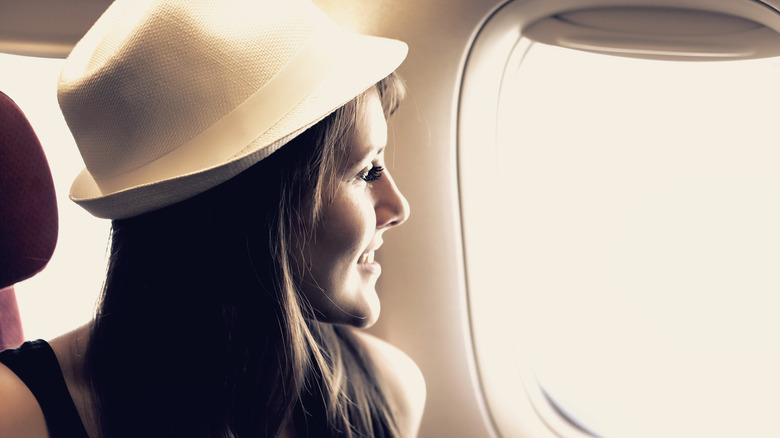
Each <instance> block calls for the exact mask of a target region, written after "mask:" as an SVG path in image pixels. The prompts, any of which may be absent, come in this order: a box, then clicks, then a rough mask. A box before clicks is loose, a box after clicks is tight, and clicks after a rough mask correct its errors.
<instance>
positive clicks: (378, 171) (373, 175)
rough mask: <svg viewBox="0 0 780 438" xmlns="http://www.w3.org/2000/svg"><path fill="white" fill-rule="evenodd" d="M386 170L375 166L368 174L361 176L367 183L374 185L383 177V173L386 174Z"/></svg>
mask: <svg viewBox="0 0 780 438" xmlns="http://www.w3.org/2000/svg"><path fill="white" fill-rule="evenodd" d="M384 170H385V168H384V167H381V166H374V167H372V168H371V169H369V170H368V171H367V172H365V173H363V174H362V175H360V178H361V179H362V180H363V181H365V182H367V183H372V182H374V181H376V180H378V179H379V178H381V177H382V172H384Z"/></svg>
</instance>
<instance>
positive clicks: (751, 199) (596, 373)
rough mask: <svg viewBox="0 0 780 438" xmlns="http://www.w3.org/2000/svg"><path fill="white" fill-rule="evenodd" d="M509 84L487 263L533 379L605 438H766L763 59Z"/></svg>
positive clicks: (777, 296)
mask: <svg viewBox="0 0 780 438" xmlns="http://www.w3.org/2000/svg"><path fill="white" fill-rule="evenodd" d="M512 73H514V74H516V75H517V76H516V80H515V81H514V82H513V84H514V86H513V87H512V89H510V90H505V91H503V93H504V94H503V96H502V100H503V101H504V106H503V107H502V110H501V113H500V115H499V126H498V136H499V143H498V145H499V146H498V147H499V152H498V157H499V160H498V162H499V163H500V164H499V165H498V175H497V177H496V179H495V180H491V188H495V189H498V190H501V191H502V193H501V194H500V198H501V204H502V206H501V208H502V213H501V214H502V215H503V217H504V223H505V224H506V233H505V234H506V241H504V242H502V243H501V245H500V246H501V248H502V249H503V250H505V251H506V252H505V253H501V254H500V255H499V254H497V255H496V257H497V258H499V259H504V261H509V263H510V267H507V269H506V270H508V271H509V273H510V274H509V277H508V278H507V281H508V283H507V284H511V287H507V293H509V294H513V295H519V296H521V297H522V299H521V300H518V301H516V303H517V304H516V305H517V306H518V309H519V312H520V313H521V317H519V318H518V320H520V319H522V320H523V326H522V327H520V326H518V327H517V330H529V329H530V330H532V331H533V333H532V334H531V335H530V336H526V337H525V338H524V340H526V341H527V340H530V343H531V344H530V346H529V345H528V344H523V345H522V347H519V348H522V349H523V351H522V355H523V356H527V355H528V352H529V351H530V352H531V354H530V357H531V358H532V363H533V368H534V371H535V373H536V377H537V379H538V381H539V382H540V383H541V385H542V386H543V387H544V389H545V390H546V391H547V392H548V394H549V395H550V396H551V397H552V399H554V400H555V401H556V402H557V404H558V405H559V406H560V407H561V408H562V409H563V410H564V411H566V412H567V413H568V414H570V416H571V417H572V418H574V419H576V420H577V421H578V422H580V423H582V424H583V425H584V426H585V427H586V428H588V429H590V430H592V431H593V432H595V433H596V434H598V435H601V436H605V437H637V436H648V437H650V436H652V437H660V436H663V437H705V436H706V437H713V436H718V437H736V436H750V437H778V436H780V423H778V421H777V413H778V412H780V372H778V370H780V318H778V316H777V315H778V314H780V124H778V120H780V87H778V86H777V78H779V77H780V60H777V59H769V60H752V61H739V62H722V63H677V62H663V61H646V60H636V59H628V58H618V57H610V56H603V55H595V54H589V53H584V52H578V51H572V50H566V49H560V48H555V47H550V46H543V45H538V44H537V45H534V46H532V47H531V49H530V50H529V52H528V54H527V55H526V57H525V59H524V61H523V62H522V64H521V66H520V68H519V69H518V70H517V72H510V74H512ZM501 275H507V274H501ZM518 354H520V353H518Z"/></svg>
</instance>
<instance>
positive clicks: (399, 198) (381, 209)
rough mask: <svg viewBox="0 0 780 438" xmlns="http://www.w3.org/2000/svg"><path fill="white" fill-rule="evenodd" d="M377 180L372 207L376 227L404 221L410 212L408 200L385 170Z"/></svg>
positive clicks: (393, 225)
mask: <svg viewBox="0 0 780 438" xmlns="http://www.w3.org/2000/svg"><path fill="white" fill-rule="evenodd" d="M377 182H378V183H379V187H377V189H378V191H377V194H376V195H377V197H376V204H375V207H374V210H375V211H376V227H377V229H387V228H393V227H397V226H399V225H401V224H403V223H404V222H406V220H407V219H409V213H410V210H409V202H408V201H407V200H406V198H405V197H404V195H403V194H402V193H401V191H400V190H398V186H397V185H396V184H395V180H393V177H392V176H391V175H390V172H388V171H385V172H384V174H383V175H382V178H381V179H380V180H379V181H377Z"/></svg>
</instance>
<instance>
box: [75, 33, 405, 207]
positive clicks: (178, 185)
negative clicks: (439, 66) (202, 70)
mask: <svg viewBox="0 0 780 438" xmlns="http://www.w3.org/2000/svg"><path fill="white" fill-rule="evenodd" d="M345 43H347V44H349V47H344V50H340V51H339V55H340V56H341V58H342V59H339V60H337V62H335V63H334V67H333V68H332V70H331V71H330V72H329V73H328V74H327V75H326V76H325V77H324V79H323V80H322V81H321V82H320V83H319V85H318V86H317V87H316V88H314V90H313V91H312V92H310V93H309V94H308V95H307V96H306V97H305V98H304V99H303V100H301V101H300V102H299V103H298V104H297V105H296V106H295V107H294V108H293V109H292V110H291V111H289V112H288V113H287V114H286V115H285V116H284V117H282V118H281V119H280V120H279V121H278V122H277V123H276V124H274V125H273V126H272V127H271V128H270V129H268V130H266V131H265V132H262V133H258V137H257V138H256V139H255V140H254V141H252V142H251V143H249V144H247V145H246V147H245V148H244V149H243V150H242V151H241V152H239V153H238V154H236V155H234V156H233V157H232V158H231V159H230V160H228V161H225V162H223V163H220V164H218V165H212V166H209V167H206V168H203V169H199V170H196V171H193V172H189V173H186V174H182V175H176V176H174V177H169V178H164V179H160V180H154V181H148V182H145V183H143V184H138V185H134V186H131V187H127V188H123V189H121V190H117V191H113V192H105V191H104V190H101V188H100V186H99V185H98V183H97V181H95V179H94V177H93V176H92V175H91V174H90V172H89V171H88V170H87V169H84V170H83V171H82V172H81V173H80V174H79V175H78V176H77V177H76V179H75V181H74V182H73V185H72V186H71V190H70V198H71V199H72V200H73V201H74V202H76V203H77V204H79V205H80V206H82V207H83V208H84V209H86V210H87V211H89V212H90V213H91V214H93V215H94V216H97V217H101V218H109V219H122V218H127V217H132V216H137V215H139V214H143V213H146V212H150V211H153V210H156V209H159V208H162V207H164V206H167V205H171V204H174V203H176V202H179V201H183V200H185V199H187V198H190V197H192V196H195V195H197V194H199V193H202V192H204V191H206V190H208V189H210V188H212V187H215V186H217V185H219V184H220V183H223V182H225V181H227V180H228V179H230V178H232V177H234V176H235V175H237V174H239V173H241V172H242V171H244V170H246V169H248V168H249V167H250V166H252V165H254V164H256V163H257V162H259V161H261V160H262V159H263V158H265V157H267V156H268V155H270V154H271V153H273V152H274V151H275V150H277V149H278V148H280V147H281V146H283V145H284V144H286V143H287V142H289V141H290V140H292V139H293V138H294V137H295V136H297V135H298V134H300V133H301V132H303V131H305V130H306V129H308V128H309V127H311V126H313V125H314V124H316V123H317V122H319V121H320V120H322V119H323V118H325V117H327V116H328V115H329V114H331V113H332V112H333V111H335V110H336V109H337V108H339V107H341V106H343V105H344V104H346V103H347V102H349V101H350V100H352V99H353V98H355V97H357V96H358V95H360V94H361V93H363V92H364V91H366V90H368V89H369V88H370V87H372V86H373V85H374V84H376V83H377V82H379V81H380V80H382V79H383V78H385V77H386V76H388V75H389V74H391V73H392V72H393V71H395V69H396V68H398V66H399V65H400V64H401V62H402V61H403V60H404V58H405V57H406V54H407V51H408V47H407V45H406V44H405V43H403V42H401V41H397V40H392V39H387V38H380V37H373V36H365V35H351V36H350V38H348V39H347V40H345Z"/></svg>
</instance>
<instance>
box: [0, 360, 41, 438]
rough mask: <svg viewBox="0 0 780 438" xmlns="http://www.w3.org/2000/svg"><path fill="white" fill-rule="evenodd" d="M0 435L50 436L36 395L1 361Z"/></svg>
mask: <svg viewBox="0 0 780 438" xmlns="http://www.w3.org/2000/svg"><path fill="white" fill-rule="evenodd" d="M0 436H9V437H11V436H24V437H48V436H49V435H48V431H47V430H46V420H45V419H44V417H43V412H42V411H41V407H40V406H39V405H38V401H37V400H36V399H35V396H34V395H33V394H32V392H30V389H29V388H27V385H25V384H24V382H22V380H21V379H20V378H19V376H17V375H16V374H15V373H14V372H13V371H11V370H10V369H9V368H8V367H7V366H5V365H4V364H2V363H0Z"/></svg>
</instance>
